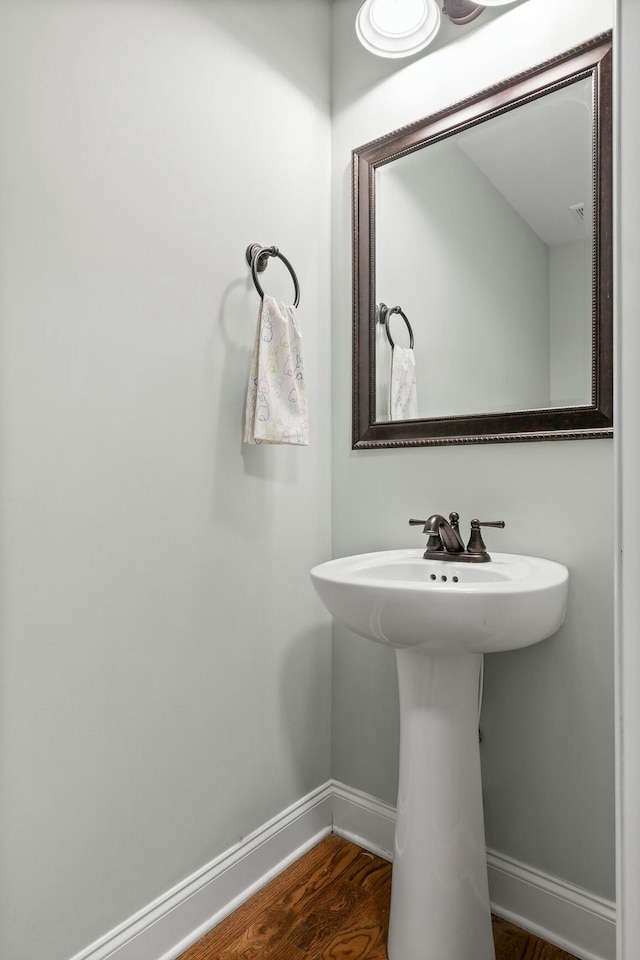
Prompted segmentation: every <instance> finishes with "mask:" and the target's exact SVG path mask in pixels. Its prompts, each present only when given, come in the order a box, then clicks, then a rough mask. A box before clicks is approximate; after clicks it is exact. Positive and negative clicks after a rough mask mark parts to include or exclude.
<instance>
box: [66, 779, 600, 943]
mask: <svg viewBox="0 0 640 960" xmlns="http://www.w3.org/2000/svg"><path fill="white" fill-rule="evenodd" d="M395 816H396V812H395V807H392V806H391V805H390V804H387V803H383V802H382V801H381V800H376V799H375V797H371V796H369V795H368V794H365V793H362V792H361V791H359V790H355V789H353V788H352V787H348V786H346V785H345V784H343V783H339V782H338V781H335V780H333V781H329V782H328V783H326V784H324V785H323V786H321V787H318V789H317V790H314V791H313V792H312V793H310V794H308V795H307V796H306V797H303V798H302V799H301V800H299V801H298V802H297V803H295V804H293V805H292V806H291V807H289V808H288V809H287V810H284V811H283V812H282V813H281V814H279V815H278V816H277V817H274V818H273V820H270V821H269V823H267V824H265V825H264V826H263V827H261V828H260V829H259V830H256V831H255V832H254V833H252V834H251V835H250V836H248V837H246V838H245V839H244V840H242V841H241V842H240V843H238V844H236V846H234V847H232V848H231V849H230V850H227V851H226V852H225V853H223V854H222V855H221V856H219V857H217V858H216V859H215V860H212V861H211V863H209V864H207V865H205V866H204V867H202V868H201V869H200V870H198V871H197V872H196V873H194V874H192V875H191V876H190V877H187V878H186V880H183V881H182V882H181V883H179V884H178V885H177V886H175V887H173V888H172V889H171V890H169V891H167V893H165V894H164V895H163V896H161V897H159V898H158V899H157V900H155V901H154V902H153V903H151V904H149V905H148V906H147V907H145V908H144V909H143V910H140V911H139V912H138V913H136V914H135V915H134V916H133V917H130V918H129V919H128V920H126V921H125V922H124V923H122V924H120V926H118V927H116V928H115V929H114V930H111V931H110V932H109V933H107V934H106V935H105V936H104V937H101V938H100V939H99V940H97V941H96V942H95V943H93V944H91V945H90V946H88V947H86V949H84V950H82V951H81V952H80V953H77V954H76V955H75V956H74V957H73V958H72V960H176V958H177V957H179V956H180V954H181V953H183V952H184V951H185V950H186V949H187V948H188V947H189V946H191V944H192V943H195V941H196V940H198V939H199V938H200V937H201V936H203V934H205V933H206V932H207V930H209V929H211V927H213V926H215V924H216V923H219V921H220V920H222V919H223V918H224V917H226V916H228V914H230V913H231V912H232V911H233V910H235V909H236V907H238V906H239V905H240V904H241V903H243V902H244V901H245V900H247V899H248V898H249V897H250V896H251V895H252V894H253V893H255V892H256V891H257V890H259V889H260V887H262V886H263V885H264V884H265V883H267V882H268V881H269V880H270V879H271V878H272V877H274V876H276V875H277V874H278V873H280V872H281V871H282V870H284V868H285V867H286V866H288V865H289V864H290V863H292V862H293V861H294V860H296V859H298V857H300V856H302V854H303V853H305V851H306V850H308V849H310V848H311V847H312V846H314V844H316V843H317V842H318V841H319V840H321V839H322V837H324V836H327V835H328V834H329V833H331V832H332V831H333V832H334V833H337V834H338V835H340V836H342V837H345V838H347V839H348V840H352V841H353V842H354V843H357V844H359V845H360V846H362V847H364V848H365V849H366V850H370V851H371V852H372V853H376V854H378V856H381V857H383V858H384V859H386V860H391V859H392V850H393V834H394V828H395ZM487 863H488V869H489V890H490V894H491V906H492V909H493V910H494V912H495V913H496V914H498V915H499V916H501V917H504V918H505V919H507V920H511V921H512V922H513V923H516V924H517V925H518V926H520V927H523V928H524V929H526V930H529V931H531V932H532V933H535V934H537V935H538V936H541V937H542V938H543V939H545V940H548V941H549V942H550V943H555V944H557V945H558V946H560V947H562V948H563V949H564V950H567V951H568V952H569V953H572V954H574V955H575V956H576V957H579V958H581V960H615V929H616V928H615V905H614V904H612V903H611V902H610V901H607V900H603V899H602V898H599V897H596V896H593V895H592V894H589V893H587V892H586V891H584V890H580V889H578V888H577V887H574V886H572V885H571V884H569V883H565V882H564V881H561V880H558V879H556V878H554V877H550V876H548V875H547V874H544V873H542V872H541V871H539V870H536V869H534V868H532V867H529V866H527V865H526V864H522V863H518V862H517V861H515V860H511V859H510V858H508V857H505V856H502V855H500V854H498V853H495V852H493V851H488V853H487Z"/></svg>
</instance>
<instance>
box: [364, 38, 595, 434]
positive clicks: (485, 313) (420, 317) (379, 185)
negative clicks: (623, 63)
mask: <svg viewBox="0 0 640 960" xmlns="http://www.w3.org/2000/svg"><path fill="white" fill-rule="evenodd" d="M611 238H612V209H611V37H610V35H609V34H607V35H606V36H602V37H598V38H595V39H594V40H592V41H589V42H588V43H586V44H584V45H582V46H581V47H580V48H578V49H575V50H572V51H569V52H568V53H567V54H565V55H563V56H561V57H558V58H556V59H555V60H553V61H550V62H548V63H545V64H543V65H541V66H540V67H538V68H536V69H534V70H531V71H528V72H527V73H526V74H523V75H521V76H518V77H516V78H513V79H512V80H510V81H507V82H505V83H504V84H501V85H499V86H496V87H492V88H490V89H489V90H486V91H483V92H482V93H480V94H478V95H477V96H475V97H473V98H470V99H469V100H467V101H465V102H464V103H462V104H458V105H456V106H454V107H452V108H451V109H448V110H446V111H443V112H441V113H439V114H437V115H434V116H431V117H427V118H425V119H423V120H420V121H418V122H417V123H415V124H412V125H410V126H409V127H404V128H403V129H401V130H398V131H395V132H393V133H391V134H389V135H388V136H385V137H382V138H380V139H379V140H376V141H374V142H373V143H370V144H367V145H365V146H364V147H361V148H358V149H357V150H355V151H354V438H353V439H354V447H355V448H358V447H370V446H379V445H382V446H398V445H418V444H430V443H439V444H441V443H460V442H479V441H493V442H496V441H507V440H534V439H576V438H582V437H606V436H611V433H612V402H613V374H612V301H611V290H612V243H611ZM406 320H408V321H409V327H410V328H412V330H413V337H412V339H413V340H414V343H413V350H410V349H409V336H408V333H409V331H408V329H407V326H406V325H405V321H406ZM392 343H393V344H394V347H393V348H392ZM412 379H413V383H412V398H413V399H412V403H410V404H406V403H403V402H398V398H400V399H401V400H402V398H403V397H405V398H406V396H407V391H408V389H409V384H410V383H411V380H412ZM403 391H404V392H403Z"/></svg>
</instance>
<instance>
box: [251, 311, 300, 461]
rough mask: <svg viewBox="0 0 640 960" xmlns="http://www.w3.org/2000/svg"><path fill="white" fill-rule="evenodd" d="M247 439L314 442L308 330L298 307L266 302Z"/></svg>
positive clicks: (261, 317) (261, 314) (253, 364)
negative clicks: (309, 402)
mask: <svg viewBox="0 0 640 960" xmlns="http://www.w3.org/2000/svg"><path fill="white" fill-rule="evenodd" d="M244 442H245V443H295V444H302V445H307V444H308V443H309V418H308V413H307V383H306V380H305V378H304V363H303V360H302V335H301V333H300V327H299V326H298V321H297V319H296V312H295V310H294V308H293V307H286V306H285V305H284V303H279V302H278V301H276V300H274V298H273V297H269V296H265V297H263V299H262V301H261V303H260V311H259V313H258V325H257V329H256V338H255V342H254V346H253V356H252V357H251V373H250V375H249V389H248V391H247V414H246V423H245V431H244Z"/></svg>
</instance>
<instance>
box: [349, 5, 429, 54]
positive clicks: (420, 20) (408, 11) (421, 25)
mask: <svg viewBox="0 0 640 960" xmlns="http://www.w3.org/2000/svg"><path fill="white" fill-rule="evenodd" d="M439 28H440V7H439V6H438V3H437V2H436V0H365V3H363V4H362V6H361V7H360V9H359V11H358V16H357V17H356V33H357V34H358V39H359V41H360V43H361V44H362V45H363V47H366V49H367V50H369V52H370V53H375V54H376V56H378V57H410V56H412V55H413V54H414V53H419V52H420V51H421V50H424V48H425V47H426V46H427V45H428V44H430V43H431V41H432V40H433V38H434V37H435V35H436V34H437V32H438V29H439Z"/></svg>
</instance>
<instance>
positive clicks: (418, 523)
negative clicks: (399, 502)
mask: <svg viewBox="0 0 640 960" xmlns="http://www.w3.org/2000/svg"><path fill="white" fill-rule="evenodd" d="M426 525H427V521H426V520H409V526H410V527H425V526H426Z"/></svg>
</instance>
